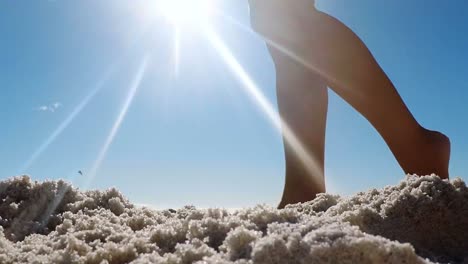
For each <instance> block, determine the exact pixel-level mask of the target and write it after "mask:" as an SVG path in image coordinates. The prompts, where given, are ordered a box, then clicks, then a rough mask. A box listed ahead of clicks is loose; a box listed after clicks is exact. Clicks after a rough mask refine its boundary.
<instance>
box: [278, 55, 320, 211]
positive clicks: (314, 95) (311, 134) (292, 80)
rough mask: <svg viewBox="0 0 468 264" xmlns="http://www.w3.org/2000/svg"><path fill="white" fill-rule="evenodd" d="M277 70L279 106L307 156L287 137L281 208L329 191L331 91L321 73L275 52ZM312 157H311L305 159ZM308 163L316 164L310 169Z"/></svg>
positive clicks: (285, 140)
mask: <svg viewBox="0 0 468 264" xmlns="http://www.w3.org/2000/svg"><path fill="white" fill-rule="evenodd" d="M271 54H272V56H273V60H274V62H275V65H276V71H277V95H278V105H279V111H280V115H281V118H282V120H283V122H284V123H285V124H286V125H288V127H289V129H291V130H292V131H293V132H294V136H295V137H296V138H297V139H298V140H299V142H300V143H301V145H302V147H303V148H304V149H305V152H306V153H301V152H300V151H297V150H296V149H294V146H292V145H291V144H288V142H290V141H291V139H288V138H287V137H288V134H287V133H286V134H285V136H284V137H285V138H284V142H285V144H284V146H285V155H286V179H285V187H284V192H283V197H282V199H281V202H280V205H279V208H283V207H285V206H286V205H288V204H294V203H299V202H306V201H310V200H313V199H315V196H316V194H318V193H324V192H325V177H324V160H325V127H326V119H327V108H328V88H327V86H326V84H325V82H324V80H322V79H321V78H320V76H318V75H317V74H315V73H313V72H311V71H310V70H309V69H307V68H305V67H304V66H303V65H301V64H299V63H297V62H296V61H294V60H293V59H291V58H289V57H287V56H285V55H284V54H282V53H281V52H277V51H276V50H274V49H273V50H271ZM300 155H308V156H309V157H301V156H300ZM304 161H306V162H307V161H308V162H313V163H315V164H313V166H306V164H304Z"/></svg>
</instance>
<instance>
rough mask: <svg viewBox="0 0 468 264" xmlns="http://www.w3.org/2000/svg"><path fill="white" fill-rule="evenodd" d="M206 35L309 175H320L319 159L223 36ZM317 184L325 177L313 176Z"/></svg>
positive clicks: (211, 32)
mask: <svg viewBox="0 0 468 264" xmlns="http://www.w3.org/2000/svg"><path fill="white" fill-rule="evenodd" d="M206 36H207V38H208V40H209V41H210V43H211V44H212V45H213V47H214V49H215V50H216V51H217V52H218V54H219V55H220V56H221V58H222V59H223V60H224V61H225V63H226V64H227V66H228V67H229V69H230V70H231V71H232V73H233V74H234V75H235V76H236V77H237V78H238V79H239V81H240V82H241V83H242V84H243V86H242V88H243V89H244V92H246V93H247V94H248V95H249V97H250V98H252V99H253V101H254V102H255V104H256V105H258V107H259V108H260V109H261V110H262V111H263V112H264V114H265V115H266V117H267V118H268V119H269V120H270V122H271V123H272V124H273V126H274V127H275V128H276V129H277V130H278V132H279V133H282V134H283V137H284V139H285V143H286V144H288V145H289V146H290V147H291V148H292V149H293V150H294V151H295V152H296V154H297V156H298V157H299V158H300V159H301V161H302V163H303V166H304V168H306V170H307V171H308V173H309V175H311V177H313V175H320V173H317V172H320V166H318V163H317V161H316V160H315V158H314V157H312V155H310V154H309V153H308V151H307V150H306V148H305V147H304V145H303V144H302V143H301V141H300V140H299V139H298V137H297V136H296V135H295V133H294V131H293V130H292V129H291V128H290V127H289V125H288V124H287V123H286V122H285V121H284V120H282V118H281V117H280V116H279V115H278V113H277V112H276V110H275V108H274V107H273V105H272V104H271V103H270V102H269V101H268V99H267V98H266V96H265V95H264V94H263V93H262V92H261V90H260V89H259V88H258V86H257V85H256V83H255V82H254V81H253V80H252V78H251V77H250V76H249V74H248V73H247V71H246V70H245V69H244V68H243V67H242V65H241V64H240V63H239V62H238V61H237V59H236V58H235V57H234V55H233V54H232V53H231V51H230V50H229V49H228V47H227V46H226V45H225V44H224V42H223V41H222V40H221V38H220V37H219V36H218V35H217V34H216V32H214V31H213V30H210V29H209V30H207V31H206ZM312 180H313V181H314V182H315V183H317V184H323V179H321V178H315V177H314V178H313V179H312Z"/></svg>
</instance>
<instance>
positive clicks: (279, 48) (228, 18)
mask: <svg viewBox="0 0 468 264" xmlns="http://www.w3.org/2000/svg"><path fill="white" fill-rule="evenodd" d="M217 15H218V17H220V18H222V19H224V20H225V21H226V22H227V23H229V24H231V25H234V26H236V27H238V28H240V29H241V30H243V31H245V32H246V33H249V34H251V35H254V36H257V37H259V38H260V39H262V40H263V41H265V42H266V43H267V44H268V45H269V46H270V47H272V48H274V49H276V50H277V51H279V52H281V53H283V54H284V55H286V56H287V57H289V58H290V59H292V60H294V61H296V62H297V63H299V64H300V65H302V66H303V67H305V68H307V69H309V70H310V71H312V72H315V73H317V74H318V75H319V76H322V78H324V79H326V80H327V81H328V82H329V83H332V84H336V85H340V86H342V87H346V85H342V82H340V81H339V80H338V79H336V78H335V77H333V76H331V75H330V74H328V73H326V72H325V71H323V70H321V69H320V68H319V67H317V66H316V65H314V64H312V63H311V62H309V61H307V60H305V59H303V58H301V56H299V55H298V54H296V53H295V52H294V51H292V50H290V49H288V48H286V47H284V46H283V45H281V44H279V43H278V42H276V41H274V40H272V39H270V38H268V37H266V36H265V35H262V34H260V33H258V32H256V31H254V30H253V29H252V28H251V27H249V26H246V25H244V24H242V23H240V22H239V21H237V20H236V19H235V18H233V17H232V16H229V15H227V14H226V13H224V12H221V11H220V10H217Z"/></svg>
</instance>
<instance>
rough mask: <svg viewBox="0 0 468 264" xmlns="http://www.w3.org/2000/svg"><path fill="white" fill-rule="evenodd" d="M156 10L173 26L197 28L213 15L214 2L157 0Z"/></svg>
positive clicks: (201, 0)
mask: <svg viewBox="0 0 468 264" xmlns="http://www.w3.org/2000/svg"><path fill="white" fill-rule="evenodd" d="M156 8H157V9H158V10H157V11H158V12H159V14H160V15H162V16H163V17H164V18H165V19H167V21H168V22H169V23H171V24H173V25H174V26H181V27H197V26H200V25H203V24H206V23H208V22H209V21H210V19H211V17H212V16H213V14H214V1H213V0H159V1H158V2H157V7H156Z"/></svg>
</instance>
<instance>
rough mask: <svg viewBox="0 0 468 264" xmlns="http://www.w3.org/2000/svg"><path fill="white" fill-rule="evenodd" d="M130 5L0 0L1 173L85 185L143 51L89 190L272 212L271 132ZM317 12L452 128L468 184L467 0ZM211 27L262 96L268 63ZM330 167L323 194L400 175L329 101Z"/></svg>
mask: <svg viewBox="0 0 468 264" xmlns="http://www.w3.org/2000/svg"><path fill="white" fill-rule="evenodd" d="M142 2H143V1H142V0H139V1H123V0H102V1H92V0H82V1H60V0H57V1H0V6H1V7H0V87H1V95H0V109H1V110H0V161H1V162H0V179H5V178H8V177H10V176H14V175H18V174H20V173H27V174H29V175H31V176H32V178H33V179H36V180H43V179H58V178H65V179H68V180H69V181H72V182H73V183H74V184H76V185H77V186H84V185H83V184H84V183H83V177H82V176H80V175H79V174H78V173H77V171H78V170H83V172H85V174H86V173H87V172H89V170H91V168H92V167H93V164H94V163H95V161H96V159H98V157H99V155H100V151H101V149H102V148H103V145H104V144H105V142H106V139H107V138H108V136H109V133H110V131H111V129H112V127H113V125H114V123H115V122H116V119H117V117H118V115H119V113H120V111H121V109H122V106H123V105H124V104H125V100H126V97H127V94H128V93H129V89H130V88H131V86H132V82H134V79H135V76H136V75H137V72H138V70H139V67H140V65H141V61H142V58H143V57H144V56H145V55H146V54H148V53H149V54H150V55H149V57H148V58H149V60H148V67H147V68H146V71H145V72H144V75H143V77H142V81H141V84H140V85H139V86H138V90H137V91H136V94H135V97H134V100H133V101H132V102H131V104H130V105H129V108H128V112H127V114H126V116H125V118H124V119H123V121H122V123H121V126H120V129H119V130H118V131H117V133H116V134H115V138H114V140H113V142H112V144H111V145H110V147H109V150H108V152H107V155H105V157H104V159H103V162H102V164H101V166H100V167H99V170H98V171H97V174H96V177H95V178H94V180H93V181H92V182H91V185H90V188H100V189H103V188H108V187H111V186H116V187H117V188H118V189H120V190H121V191H122V192H123V193H124V194H125V195H126V196H127V197H129V198H130V199H131V200H132V201H133V202H135V203H141V204H151V205H153V206H155V207H159V208H161V207H162V208H165V207H180V206H182V205H185V204H194V205H197V206H200V207H207V206H222V207H231V208H235V207H242V206H248V205H253V204H257V203H269V204H272V205H275V204H276V203H277V202H278V200H279V198H280V195H281V191H282V184H283V171H284V161H283V150H282V143H281V140H280V135H279V134H278V132H277V131H276V130H275V129H274V128H273V127H272V126H271V124H270V123H269V122H268V120H266V119H265V116H264V115H263V114H262V112H261V111H260V110H259V109H258V107H257V106H256V105H255V104H253V103H252V101H251V100H250V99H249V98H248V97H247V96H246V95H245V94H244V92H243V90H242V89H241V87H240V85H241V84H240V83H239V81H238V80H237V79H236V77H235V76H233V74H232V73H231V72H230V71H229V69H228V68H227V66H226V64H225V63H224V62H223V60H222V59H221V57H220V56H219V54H218V53H217V52H216V51H215V50H214V49H213V47H212V46H211V45H210V43H209V42H208V41H207V40H206V39H205V38H204V37H203V35H200V34H196V33H194V32H188V33H186V34H182V39H181V44H180V50H181V54H180V69H179V76H178V78H175V77H174V74H173V69H174V66H173V63H172V57H173V56H172V55H173V36H174V34H173V31H172V28H171V27H169V26H168V24H167V23H165V22H164V21H162V20H161V19H156V20H155V21H153V23H148V16H149V15H148V14H149V13H152V12H151V10H147V9H145V8H141V4H142ZM317 6H318V8H319V9H321V10H323V11H325V12H327V13H329V14H331V15H333V16H335V17H337V18H339V19H340V20H342V21H343V22H344V23H345V24H346V25H348V26H349V27H351V28H352V29H353V30H354V31H355V32H356V33H357V34H358V35H359V36H360V37H361V38H362V39H363V40H364V41H365V43H366V44H367V45H368V46H369V48H370V49H371V51H372V52H373V54H374V55H375V56H376V58H377V60H378V61H379V63H380V64H381V65H382V67H383V68H384V70H385V71H386V72H387V73H388V75H389V76H390V78H391V79H392V80H393V81H394V83H395V84H396V86H397V87H398V89H399V92H400V93H401V95H402V96H403V98H404V99H405V101H406V102H407V103H408V105H409V107H410V109H411V110H412V111H413V113H414V115H415V116H416V117H417V118H418V120H419V121H420V122H421V123H422V124H423V125H424V126H426V127H428V128H431V129H438V130H441V131H443V132H445V133H446V134H448V135H449V136H450V137H451V139H452V143H453V153H452V164H451V175H452V176H461V177H464V178H465V179H468V178H467V177H466V172H467V171H468V168H467V166H468V163H467V162H466V160H467V159H468V137H467V136H466V135H467V134H468V133H467V131H466V130H467V129H468V126H467V124H468V122H467V121H468V115H467V109H466V104H467V102H468V89H467V88H468V87H467V72H468V62H467V58H468V51H467V50H466V47H468V37H467V36H468V34H466V33H467V30H468V29H467V27H466V25H468V3H467V2H466V1H464V0H452V1H440V0H439V1H435V0H412V1H406V0H394V1H383V0H379V1H376V0H354V1H349V0H346V1H344V0H341V1H338V0H317ZM222 8H223V10H224V12H225V13H227V14H229V15H231V16H232V17H234V18H235V19H236V20H238V21H239V22H240V23H243V24H246V25H247V24H248V23H249V22H248V7H247V1H240V0H226V1H224V3H223V5H222ZM216 30H217V32H219V34H220V36H221V38H222V39H223V40H224V42H225V43H226V45H227V46H228V47H229V48H230V50H231V51H232V53H233V54H234V55H235V56H236V58H237V59H238V60H239V62H240V63H241V64H242V65H243V67H244V68H245V69H246V71H247V72H248V73H249V74H250V76H251V77H252V78H253V79H254V80H255V81H256V83H257V84H258V86H259V87H261V89H262V91H263V92H264V93H265V95H266V96H267V97H268V99H269V100H270V101H271V102H273V103H274V102H275V100H276V98H275V87H274V84H275V72H274V68H273V65H272V61H271V58H270V57H269V56H268V53H267V51H266V48H265V45H264V44H263V42H262V41H261V40H260V39H259V38H258V37H256V36H254V35H252V34H250V33H248V32H245V31H244V30H242V29H240V28H239V27H237V26H235V25H232V24H229V23H226V21H216ZM93 94H94V96H91V95H93ZM87 97H89V98H90V100H88V101H87V104H84V103H83V101H84V100H85V99H86V98H87ZM80 104H81V106H80ZM77 109H78V110H80V109H81V110H82V111H79V113H78V111H77ZM74 112H76V113H77V114H76V115H74V118H73V119H72V118H70V116H71V115H72V114H73V113H74ZM67 118H68V120H69V121H70V122H66V124H67V126H65V125H62V127H61V128H63V129H60V133H55V134H56V135H57V136H56V137H53V138H52V139H53V140H48V139H51V135H53V134H54V131H57V130H58V129H59V128H60V125H61V124H64V121H66V120H67ZM46 143H50V144H46ZM41 146H43V147H42V148H41ZM34 153H37V155H35V156H34V157H33V154H34ZM28 161H29V162H28ZM22 170H24V171H22ZM326 174H327V184H328V188H329V191H330V192H333V193H338V194H343V195H349V194H352V193H355V192H358V191H364V190H367V189H370V188H380V187H383V186H385V185H388V184H395V183H397V182H398V181H399V180H400V179H402V178H403V176H404V174H403V172H402V171H401V170H400V168H399V167H398V165H397V163H396V161H395V159H394V158H393V156H392V155H391V153H390V151H389V150H388V148H387V146H386V145H385V144H384V142H383V141H382V139H381V138H380V136H379V135H378V134H377V133H376V132H375V130H374V129H373V128H372V127H371V126H370V125H369V124H368V123H367V121H365V120H364V119H363V118H362V117H361V116H359V115H358V114H357V113H356V112H355V111H354V110H353V109H351V108H350V107H349V106H348V105H347V104H346V103H344V102H343V101H342V100H341V99H339V98H338V97H336V96H335V95H333V94H332V96H331V98H330V116H329V122H328V132H327V150H326Z"/></svg>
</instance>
